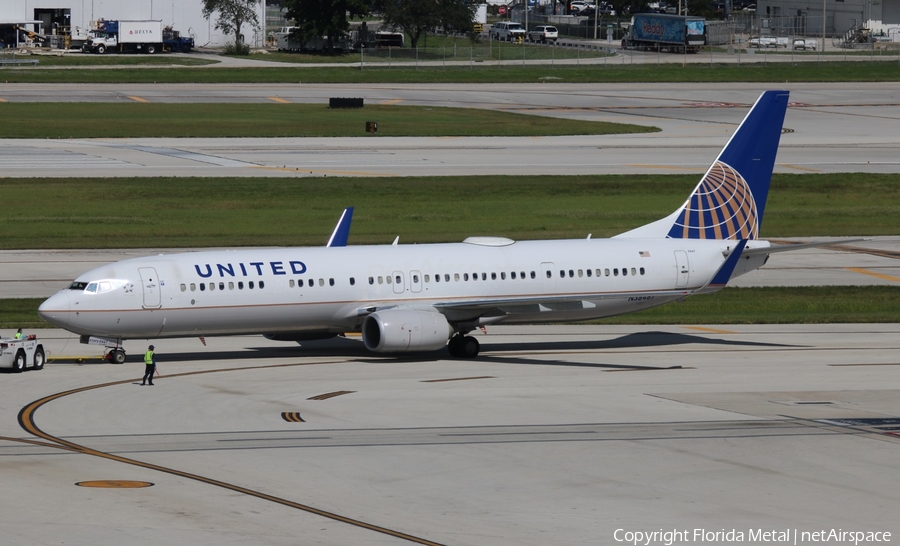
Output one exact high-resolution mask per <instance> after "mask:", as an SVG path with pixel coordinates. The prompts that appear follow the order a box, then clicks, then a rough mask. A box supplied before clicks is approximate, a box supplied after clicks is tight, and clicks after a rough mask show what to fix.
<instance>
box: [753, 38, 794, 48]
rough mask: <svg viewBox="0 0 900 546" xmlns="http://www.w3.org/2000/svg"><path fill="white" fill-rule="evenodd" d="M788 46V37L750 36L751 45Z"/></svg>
mask: <svg viewBox="0 0 900 546" xmlns="http://www.w3.org/2000/svg"><path fill="white" fill-rule="evenodd" d="M787 46H788V39H787V38H785V37H781V36H779V37H776V36H760V37H758V38H750V47H774V48H779V47H784V48H786V47H787Z"/></svg>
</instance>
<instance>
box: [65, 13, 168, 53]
mask: <svg viewBox="0 0 900 546" xmlns="http://www.w3.org/2000/svg"><path fill="white" fill-rule="evenodd" d="M162 49H163V24H162V21H104V20H102V19H101V20H100V21H98V22H97V28H96V29H94V30H91V32H90V36H89V38H88V40H87V41H86V42H85V43H84V45H83V46H82V47H81V50H82V51H84V52H89V53H99V54H101V55H102V54H103V53H106V52H107V51H115V52H119V53H147V54H153V53H156V52H158V51H162Z"/></svg>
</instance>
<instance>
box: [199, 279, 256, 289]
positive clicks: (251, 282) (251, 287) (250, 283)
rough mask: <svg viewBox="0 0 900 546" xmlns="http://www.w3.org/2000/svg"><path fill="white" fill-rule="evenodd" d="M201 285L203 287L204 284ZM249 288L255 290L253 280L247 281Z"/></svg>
mask: <svg viewBox="0 0 900 546" xmlns="http://www.w3.org/2000/svg"><path fill="white" fill-rule="evenodd" d="M200 286H201V287H202V286H203V285H202V284H201V285H200ZM247 288H249V289H250V290H253V281H250V282H248V283H247Z"/></svg>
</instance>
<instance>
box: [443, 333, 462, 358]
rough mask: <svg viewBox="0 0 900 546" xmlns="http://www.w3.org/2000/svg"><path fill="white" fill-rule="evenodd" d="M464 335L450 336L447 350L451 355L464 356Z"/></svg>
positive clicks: (455, 356)
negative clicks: (462, 347)
mask: <svg viewBox="0 0 900 546" xmlns="http://www.w3.org/2000/svg"><path fill="white" fill-rule="evenodd" d="M462 339H463V338H462V336H453V337H451V338H450V342H449V343H447V350H448V351H450V356H452V357H454V358H460V357H462V350H461V345H462Z"/></svg>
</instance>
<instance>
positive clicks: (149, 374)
mask: <svg viewBox="0 0 900 546" xmlns="http://www.w3.org/2000/svg"><path fill="white" fill-rule="evenodd" d="M144 364H145V367H144V379H143V380H141V385H143V384H145V383H146V382H147V380H148V379H149V380H150V384H151V385H153V374H154V373H155V372H156V354H154V353H153V345H151V346H150V347H148V348H147V352H146V353H144Z"/></svg>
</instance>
